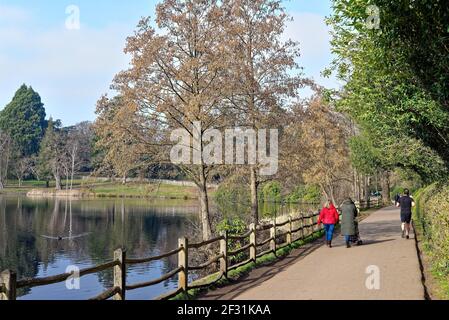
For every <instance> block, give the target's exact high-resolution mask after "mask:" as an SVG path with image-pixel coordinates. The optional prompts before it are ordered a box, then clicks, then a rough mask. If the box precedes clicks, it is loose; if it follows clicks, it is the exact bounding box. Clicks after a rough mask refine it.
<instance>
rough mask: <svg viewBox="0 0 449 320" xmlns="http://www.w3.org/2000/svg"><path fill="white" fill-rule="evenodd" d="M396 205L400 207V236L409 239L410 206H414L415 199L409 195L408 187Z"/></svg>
mask: <svg viewBox="0 0 449 320" xmlns="http://www.w3.org/2000/svg"><path fill="white" fill-rule="evenodd" d="M396 206H397V207H400V208H401V222H402V225H401V229H402V238H404V237H406V238H407V239H410V223H411V222H412V207H414V206H415V201H414V200H413V198H412V197H410V191H409V190H408V189H405V190H404V196H402V197H401V198H400V199H399V200H398V202H397V204H396Z"/></svg>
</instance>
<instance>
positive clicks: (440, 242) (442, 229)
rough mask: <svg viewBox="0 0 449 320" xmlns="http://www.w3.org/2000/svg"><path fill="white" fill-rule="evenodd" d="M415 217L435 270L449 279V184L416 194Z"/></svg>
mask: <svg viewBox="0 0 449 320" xmlns="http://www.w3.org/2000/svg"><path fill="white" fill-rule="evenodd" d="M415 199H416V203H417V205H416V208H415V218H416V219H417V220H418V222H419V223H420V225H421V227H422V232H423V235H424V238H425V248H426V250H427V251H428V254H429V256H430V262H431V265H432V269H433V271H434V272H435V273H436V274H437V275H438V277H441V278H443V279H445V281H446V284H447V282H448V281H449V185H442V184H433V185H431V186H428V187H426V188H424V189H422V190H420V191H419V192H417V193H416V194H415Z"/></svg>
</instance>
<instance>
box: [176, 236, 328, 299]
mask: <svg viewBox="0 0 449 320" xmlns="http://www.w3.org/2000/svg"><path fill="white" fill-rule="evenodd" d="M323 235H324V231H323V230H322V231H320V232H318V233H316V234H314V235H311V236H309V237H307V238H305V239H304V240H297V241H295V242H293V243H292V244H291V245H287V246H284V247H282V248H279V249H277V250H276V255H275V254H274V253H267V254H265V255H263V256H261V257H260V258H257V259H256V262H249V263H247V264H245V265H243V266H241V267H239V268H237V269H235V270H231V271H229V272H228V278H227V279H226V278H222V279H220V280H218V281H216V282H215V283H214V284H211V285H210V286H206V287H204V288H198V289H190V290H188V292H187V293H184V292H183V293H180V294H178V295H177V296H175V297H174V298H172V299H171V300H195V299H196V298H198V297H199V296H200V295H201V294H204V293H206V292H208V291H213V290H215V289H216V288H220V287H223V286H226V285H228V284H230V283H231V282H233V281H238V280H239V279H241V278H242V277H243V276H245V275H247V274H248V273H249V272H251V271H252V270H254V269H255V268H258V267H261V266H263V265H266V264H270V263H273V262H275V261H277V260H280V259H281V258H283V257H285V256H287V255H289V254H290V252H291V251H292V250H294V249H297V248H299V247H301V246H303V245H304V244H306V243H310V242H312V241H315V240H316V239H319V238H321V237H323ZM218 275H219V273H214V274H212V275H210V276H207V277H205V278H203V279H200V280H197V281H194V282H192V283H191V284H190V285H191V286H195V285H200V284H203V283H209V282H212V281H213V280H214V279H216V278H217V277H218Z"/></svg>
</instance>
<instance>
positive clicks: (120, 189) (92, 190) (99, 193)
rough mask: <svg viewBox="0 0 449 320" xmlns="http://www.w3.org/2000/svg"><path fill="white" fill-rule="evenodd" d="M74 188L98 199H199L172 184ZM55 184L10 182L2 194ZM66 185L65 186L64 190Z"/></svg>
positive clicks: (88, 183) (80, 183)
mask: <svg viewBox="0 0 449 320" xmlns="http://www.w3.org/2000/svg"><path fill="white" fill-rule="evenodd" d="M73 187H74V189H75V190H79V191H81V192H83V193H84V194H88V195H89V196H90V197H97V198H137V199H144V198H156V199H157V198H161V199H183V200H194V199H197V198H198V196H197V190H196V188H195V187H191V186H180V185H179V186H178V185H171V184H164V183H161V184H156V183H144V182H129V183H127V184H126V185H123V184H121V183H119V182H110V181H108V182H100V181H97V180H74V182H73ZM54 188H55V182H54V181H51V182H50V187H49V188H46V182H45V181H24V182H23V183H22V185H21V186H20V187H19V184H18V182H17V181H8V184H7V187H6V188H5V189H3V190H0V194H9V195H13V194H26V193H27V192H29V191H31V190H33V189H34V190H46V191H48V190H52V189H54ZM64 188H65V185H64V184H63V189H64ZM214 192H215V190H214V189H210V190H209V196H211V197H212V196H213V194H214Z"/></svg>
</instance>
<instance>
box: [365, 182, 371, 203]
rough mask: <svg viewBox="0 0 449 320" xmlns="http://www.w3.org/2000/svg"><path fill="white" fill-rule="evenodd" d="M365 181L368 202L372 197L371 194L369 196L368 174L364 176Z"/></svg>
mask: <svg viewBox="0 0 449 320" xmlns="http://www.w3.org/2000/svg"><path fill="white" fill-rule="evenodd" d="M364 182H365V186H364V190H365V201H366V203H367V204H368V201H369V199H370V196H369V177H368V176H365V177H364Z"/></svg>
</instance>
